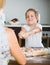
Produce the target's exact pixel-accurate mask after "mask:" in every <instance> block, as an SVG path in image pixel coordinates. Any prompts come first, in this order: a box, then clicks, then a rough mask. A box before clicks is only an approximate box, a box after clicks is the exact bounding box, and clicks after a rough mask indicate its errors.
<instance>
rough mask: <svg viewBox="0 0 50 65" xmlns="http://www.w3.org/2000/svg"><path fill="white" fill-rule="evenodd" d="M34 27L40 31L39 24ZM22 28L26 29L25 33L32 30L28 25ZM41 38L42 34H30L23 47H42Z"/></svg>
mask: <svg viewBox="0 0 50 65" xmlns="http://www.w3.org/2000/svg"><path fill="white" fill-rule="evenodd" d="M36 26H38V27H39V28H40V29H41V30H42V26H41V25H40V24H37V25H36ZM23 27H24V28H25V29H26V32H29V31H30V30H32V28H31V27H30V26H28V25H24V26H23ZM41 38H42V32H38V33H36V34H31V35H30V36H29V37H28V38H27V39H25V47H43V44H42V39H41Z"/></svg>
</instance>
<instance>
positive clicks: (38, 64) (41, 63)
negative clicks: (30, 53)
mask: <svg viewBox="0 0 50 65" xmlns="http://www.w3.org/2000/svg"><path fill="white" fill-rule="evenodd" d="M9 65H19V64H17V62H16V61H15V60H11V61H10V62H9ZM26 65H50V55H46V56H37V57H30V58H27V63H26Z"/></svg>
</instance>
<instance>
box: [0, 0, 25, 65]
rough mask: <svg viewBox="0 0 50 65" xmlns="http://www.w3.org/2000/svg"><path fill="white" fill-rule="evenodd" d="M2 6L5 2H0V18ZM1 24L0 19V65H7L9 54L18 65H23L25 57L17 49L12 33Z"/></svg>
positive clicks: (15, 39) (18, 48)
mask: <svg viewBox="0 0 50 65" xmlns="http://www.w3.org/2000/svg"><path fill="white" fill-rule="evenodd" d="M4 5H5V0H0V17H1V16H2V13H3V9H4ZM2 22H3V20H1V19H0V65H8V61H9V59H10V56H11V54H12V56H13V57H14V58H15V59H16V61H17V62H18V63H19V64H21V65H25V63H26V59H25V55H24V54H23V53H22V50H21V49H20V47H19V44H18V41H17V38H16V36H15V33H14V31H13V30H12V29H9V28H5V27H4V25H3V23H2ZM10 50H11V54H10Z"/></svg>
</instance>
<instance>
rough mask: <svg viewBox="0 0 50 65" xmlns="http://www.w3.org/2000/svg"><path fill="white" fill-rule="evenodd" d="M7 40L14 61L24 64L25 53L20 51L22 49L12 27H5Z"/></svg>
mask: <svg viewBox="0 0 50 65" xmlns="http://www.w3.org/2000/svg"><path fill="white" fill-rule="evenodd" d="M6 32H7V37H8V42H9V46H10V50H11V53H12V55H13V56H14V58H15V59H16V61H17V62H18V63H19V64H21V65H25V63H26V58H25V55H24V54H23V53H22V50H21V49H20V47H19V44H18V41H17V38H16V35H15V33H14V31H13V30H12V29H8V28H7V29H6Z"/></svg>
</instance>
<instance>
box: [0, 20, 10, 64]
mask: <svg viewBox="0 0 50 65" xmlns="http://www.w3.org/2000/svg"><path fill="white" fill-rule="evenodd" d="M1 22H2V21H1V20H0V65H7V63H8V60H9V58H10V49H9V45H8V40H7V36H6V31H5V27H4V26H3V25H2V23H1Z"/></svg>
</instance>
